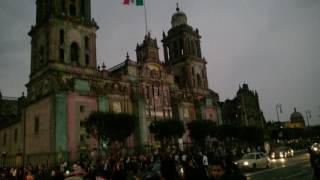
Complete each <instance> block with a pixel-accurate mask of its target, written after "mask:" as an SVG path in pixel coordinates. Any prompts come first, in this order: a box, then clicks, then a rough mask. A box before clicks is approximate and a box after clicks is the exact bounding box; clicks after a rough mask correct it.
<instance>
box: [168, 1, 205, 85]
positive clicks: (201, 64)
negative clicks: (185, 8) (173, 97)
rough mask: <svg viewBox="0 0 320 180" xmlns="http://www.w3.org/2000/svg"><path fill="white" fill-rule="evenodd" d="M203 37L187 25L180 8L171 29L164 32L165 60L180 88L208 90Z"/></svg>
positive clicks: (174, 15)
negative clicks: (201, 43) (202, 48)
mask: <svg viewBox="0 0 320 180" xmlns="http://www.w3.org/2000/svg"><path fill="white" fill-rule="evenodd" d="M200 39H201V36H200V35H199V31H198V29H195V30H193V28H192V27H191V26H189V25H188V23H187V16H186V14H185V13H184V12H182V11H180V8H179V7H178V4H177V8H176V12H175V13H174V14H173V16H172V19H171V29H170V30H169V31H168V34H167V35H166V34H165V33H164V32H163V39H162V43H163V49H164V59H165V63H166V65H167V66H170V67H171V68H172V70H173V72H174V76H175V83H176V84H177V85H178V87H179V88H190V89H208V81H207V71H206V63H207V62H206V61H205V59H204V58H203V57H202V55H201V46H200Z"/></svg>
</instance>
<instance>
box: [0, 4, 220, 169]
mask: <svg viewBox="0 0 320 180" xmlns="http://www.w3.org/2000/svg"><path fill="white" fill-rule="evenodd" d="M36 5H37V12H36V24H35V25H34V26H32V28H31V30H30V32H29V36H30V37H31V72H30V78H29V82H28V83H27V85H26V87H27V91H28V93H27V96H26V98H25V104H24V108H23V109H22V110H21V115H19V117H20V120H19V121H17V123H16V124H17V126H19V127H20V128H21V131H22V132H23V133H21V134H19V140H21V141H23V142H22V143H21V144H22V145H23V146H22V153H23V155H24V158H25V161H29V162H41V161H43V160H46V161H47V162H48V161H49V160H50V157H51V156H50V155H52V154H61V153H67V154H68V158H69V159H76V158H77V152H78V151H79V149H82V148H83V147H84V148H85V149H86V150H87V151H88V152H93V151H95V150H96V149H97V142H96V141H95V140H94V139H92V138H90V137H89V136H88V135H87V134H86V132H85V129H84V127H83V122H84V121H85V120H86V118H87V117H88V116H89V114H90V113H91V112H93V111H113V112H127V113H132V114H136V115H137V116H138V119H139V122H138V123H137V127H136V132H135V133H134V135H133V136H132V137H130V138H129V140H128V145H130V146H131V147H141V146H144V145H148V144H151V143H152V141H153V140H152V138H151V136H150V133H149V129H148V126H149V124H150V123H151V122H152V121H154V120H163V119H166V118H175V119H179V120H181V121H183V122H184V123H188V122H190V121H193V120H201V119H207V120H212V121H214V122H216V123H217V124H218V121H219V113H218V112H219V103H218V102H219V96H218V94H217V93H215V92H214V91H212V90H210V89H209V88H208V87H209V86H208V79H207V69H206V64H207V62H206V60H205V59H204V58H203V57H202V54H201V44H200V39H201V36H200V34H199V31H198V29H194V28H193V27H192V26H190V25H188V23H187V16H186V15H185V13H183V12H182V11H180V9H179V8H177V9H176V12H175V13H174V14H173V16H172V19H171V25H172V27H171V28H170V29H169V31H168V32H167V33H163V39H162V43H163V49H164V61H161V60H160V57H159V47H158V44H157V41H156V39H155V38H152V36H151V34H150V33H149V34H147V35H146V36H145V37H144V39H143V41H142V42H141V43H138V44H137V46H136V61H134V60H131V59H130V57H129V56H128V55H127V56H126V58H125V59H124V61H123V62H122V63H120V64H119V65H117V66H115V67H112V68H110V69H106V66H105V65H104V64H103V65H102V66H101V67H99V66H98V67H97V61H96V31H97V30H98V25H97V23H96V22H95V21H94V20H93V18H92V17H91V8H90V5H91V1H90V0H64V1H61V0H51V1H46V0H37V1H36ZM11 127H13V126H11ZM1 132H2V130H1ZM0 135H1V134H0ZM48 159H49V160H48ZM49 163H50V162H49Z"/></svg>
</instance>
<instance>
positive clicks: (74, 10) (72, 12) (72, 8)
mask: <svg viewBox="0 0 320 180" xmlns="http://www.w3.org/2000/svg"><path fill="white" fill-rule="evenodd" d="M69 13H70V16H76V15H77V8H76V6H75V5H74V4H70V6H69Z"/></svg>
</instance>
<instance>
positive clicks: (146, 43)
mask: <svg viewBox="0 0 320 180" xmlns="http://www.w3.org/2000/svg"><path fill="white" fill-rule="evenodd" d="M136 53H137V61H138V63H142V62H159V63H160V60H159V48H158V45H157V39H152V38H151V35H150V32H149V33H148V34H147V35H146V36H145V37H144V40H143V43H142V44H137V47H136Z"/></svg>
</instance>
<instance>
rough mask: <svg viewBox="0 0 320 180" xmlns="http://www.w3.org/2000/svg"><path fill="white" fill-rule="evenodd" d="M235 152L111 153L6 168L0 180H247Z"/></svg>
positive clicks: (222, 150) (221, 150)
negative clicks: (91, 158) (77, 179)
mask: <svg viewBox="0 0 320 180" xmlns="http://www.w3.org/2000/svg"><path fill="white" fill-rule="evenodd" d="M233 158H234V152H232V150H231V151H227V150H226V149H225V148H223V147H218V148H216V149H213V150H212V151H208V152H205V151H204V152H202V151H200V150H196V151H180V150H179V149H178V148H177V149H170V150H166V151H162V152H160V151H157V150H156V151H153V152H152V153H145V154H141V155H130V156H128V155H120V154H110V155H109V156H106V157H104V158H101V159H100V160H98V161H95V162H93V161H89V160H82V161H78V162H72V163H71V162H67V161H63V162H61V163H60V164H59V166H57V167H48V166H47V165H44V164H41V165H37V166H34V165H32V164H29V165H28V166H27V167H25V168H22V167H20V168H10V169H8V168H7V169H2V171H1V172H2V173H1V177H0V179H8V180H10V179H17V180H47V179H48V180H50V179H56V180H60V179H65V178H66V177H68V176H83V177H84V179H93V180H95V179H96V178H100V179H108V180H109V179H112V180H125V179H129V180H137V179H165V180H171V179H172V180H175V179H186V180H189V179H203V180H206V179H208V180H209V179H212V180H216V179H230V178H231V179H234V177H237V179H239V180H241V178H242V179H245V177H244V176H243V174H242V173H241V171H240V170H239V169H238V168H237V166H235V165H234V164H233Z"/></svg>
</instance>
